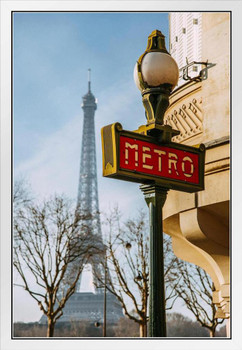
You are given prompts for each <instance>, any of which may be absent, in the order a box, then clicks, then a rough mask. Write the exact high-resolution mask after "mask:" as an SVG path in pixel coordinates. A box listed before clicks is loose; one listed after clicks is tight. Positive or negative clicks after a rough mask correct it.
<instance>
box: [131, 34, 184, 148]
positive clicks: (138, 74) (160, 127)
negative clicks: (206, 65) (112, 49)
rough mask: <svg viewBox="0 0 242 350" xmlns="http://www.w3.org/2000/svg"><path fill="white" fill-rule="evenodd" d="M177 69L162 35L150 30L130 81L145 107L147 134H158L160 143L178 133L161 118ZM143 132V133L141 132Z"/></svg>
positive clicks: (167, 102) (177, 75)
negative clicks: (139, 94)
mask: <svg viewBox="0 0 242 350" xmlns="http://www.w3.org/2000/svg"><path fill="white" fill-rule="evenodd" d="M178 79H179V69H178V66H177V63H176V61H175V60H174V59H173V58H172V57H171V55H170V54H169V52H168V51H167V49H166V46H165V36H164V35H163V34H162V33H161V32H160V31H159V30H154V31H153V32H152V33H151V34H150V35H149V37H148V44H147V48H146V50H145V52H144V53H143V54H142V55H141V56H140V58H139V59H138V61H137V62H136V64H135V67H134V81H135V84H136V85H137V87H138V89H139V90H140V91H141V95H142V102H143V105H144V107H145V115H146V119H147V125H146V126H145V128H146V129H145V130H146V131H145V132H146V134H147V135H151V136H152V135H154V136H155V135H158V134H159V135H160V137H161V139H160V140H161V141H162V142H169V141H170V139H171V138H172V137H173V136H175V135H177V134H179V131H177V130H173V129H172V127H171V126H169V125H164V115H165V112H166V110H167V108H168V106H169V96H170V94H171V92H172V90H173V89H174V88H175V86H176V85H177V82H178ZM142 132H143V131H142Z"/></svg>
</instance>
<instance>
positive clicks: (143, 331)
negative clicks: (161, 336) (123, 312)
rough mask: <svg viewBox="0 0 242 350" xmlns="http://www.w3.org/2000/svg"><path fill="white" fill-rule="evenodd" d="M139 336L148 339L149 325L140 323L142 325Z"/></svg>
mask: <svg viewBox="0 0 242 350" xmlns="http://www.w3.org/2000/svg"><path fill="white" fill-rule="evenodd" d="M139 336H140V338H145V337H147V323H140V325H139Z"/></svg>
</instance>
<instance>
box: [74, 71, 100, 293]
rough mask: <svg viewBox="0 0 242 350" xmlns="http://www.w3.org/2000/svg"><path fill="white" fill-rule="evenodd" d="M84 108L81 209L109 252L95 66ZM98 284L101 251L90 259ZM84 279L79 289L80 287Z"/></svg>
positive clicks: (78, 204) (78, 208)
mask: <svg viewBox="0 0 242 350" xmlns="http://www.w3.org/2000/svg"><path fill="white" fill-rule="evenodd" d="M82 99H83V103H82V109H83V112H84V120H83V132H82V149H81V164H80V176H79V188H78V198H77V210H78V211H80V213H81V215H89V216H90V218H89V219H87V220H86V221H87V224H88V226H89V228H90V229H91V231H92V234H93V235H95V241H96V245H97V246H98V248H99V249H100V250H102V251H103V252H104V253H105V246H104V244H103V241H102V231H101V223H100V214H99V201H98V183H97V165H96V143H95V121H94V117H95V111H96V109H97V100H96V98H95V97H94V95H93V93H92V92H91V70H90V69H89V70H88V92H87V94H86V95H84V96H83V98H82ZM90 264H91V267H92V276H93V280H94V285H95V286H97V288H96V292H97V293H100V292H102V290H103V289H102V288H99V287H98V285H99V283H98V281H97V280H96V278H95V275H96V274H98V275H99V276H104V267H103V264H102V263H101V261H100V255H96V256H93V257H92V258H91V260H90ZM80 284H81V279H80V280H79V282H78V284H77V288H76V290H78V289H79V288H80Z"/></svg>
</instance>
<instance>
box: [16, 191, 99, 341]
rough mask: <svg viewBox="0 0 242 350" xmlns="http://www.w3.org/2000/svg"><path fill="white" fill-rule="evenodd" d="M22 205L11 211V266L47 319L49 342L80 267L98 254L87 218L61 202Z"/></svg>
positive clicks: (80, 269)
mask: <svg viewBox="0 0 242 350" xmlns="http://www.w3.org/2000/svg"><path fill="white" fill-rule="evenodd" d="M20 197H22V198H24V197H23V194H22V195H21V196H20ZM22 204H24V205H19V203H18V205H17V208H15V209H16V210H15V212H14V220H13V228H14V247H13V253H14V255H13V256H14V261H13V264H14V267H15V268H16V270H17V272H18V273H19V275H20V276H21V280H22V284H21V287H23V288H24V289H25V290H26V291H27V292H28V293H29V294H30V295H31V297H32V298H34V299H35V300H36V302H37V303H38V305H39V307H40V310H42V312H43V313H44V314H45V315H46V317H47V320H48V329H47V337H53V335H54V327H55V324H56V321H57V320H58V319H59V318H60V317H61V316H62V314H63V311H62V310H63V308H64V306H65V304H66V302H67V300H68V299H69V298H70V296H71V295H72V294H73V293H74V292H75V287H76V284H77V282H78V279H79V277H80V274H81V272H82V270H83V268H84V265H85V264H86V263H87V261H88V259H89V257H90V256H91V255H93V254H95V253H98V249H97V247H96V246H95V241H94V237H93V236H92V232H90V229H89V228H88V227H87V226H86V225H85V220H84V219H85V218H84V217H83V216H81V215H80V214H79V213H78V212H76V211H75V209H74V206H73V205H72V204H71V202H70V201H69V200H68V199H66V198H65V197H63V196H55V197H52V198H51V199H49V200H47V201H44V202H43V203H41V204H34V203H33V202H31V201H30V202H28V201H27V202H26V201H24V202H22ZM33 280H34V282H33Z"/></svg>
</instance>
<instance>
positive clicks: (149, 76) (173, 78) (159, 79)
mask: <svg viewBox="0 0 242 350" xmlns="http://www.w3.org/2000/svg"><path fill="white" fill-rule="evenodd" d="M137 66H138V64H137V63H136V64H135V67H134V81H135V84H136V86H137V87H138V89H139V90H140V91H142V90H143V88H142V86H141V83H140V80H139V77H138V68H137ZM141 74H142V77H143V81H144V82H145V83H146V84H147V85H148V86H149V87H158V86H160V85H163V84H169V85H170V86H171V89H172V90H173V89H174V87H175V86H176V85H177V82H178V78H179V71H178V66H177V63H176V61H175V60H174V59H173V58H172V57H171V56H170V55H169V54H167V53H164V52H149V53H147V54H146V55H145V56H144V58H143V60H142V62H141Z"/></svg>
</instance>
